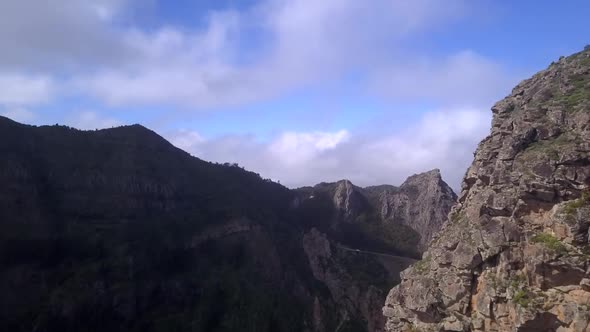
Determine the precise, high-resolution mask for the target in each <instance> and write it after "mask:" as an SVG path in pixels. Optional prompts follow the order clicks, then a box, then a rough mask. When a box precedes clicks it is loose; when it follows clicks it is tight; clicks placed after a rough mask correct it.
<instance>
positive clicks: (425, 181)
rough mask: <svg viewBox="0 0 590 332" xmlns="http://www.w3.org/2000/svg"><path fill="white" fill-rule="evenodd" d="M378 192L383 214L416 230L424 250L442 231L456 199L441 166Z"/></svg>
mask: <svg viewBox="0 0 590 332" xmlns="http://www.w3.org/2000/svg"><path fill="white" fill-rule="evenodd" d="M373 188H376V187H373ZM374 190H375V189H373V191H374ZM378 194H379V196H378V199H379V202H380V213H381V217H382V218H383V219H384V220H389V221H390V222H394V223H401V224H404V225H406V226H408V227H410V228H412V229H413V230H415V231H416V232H417V233H418V234H419V235H420V244H419V246H420V249H421V250H422V251H423V250H425V249H426V247H427V246H428V244H429V243H430V241H431V239H432V237H433V235H434V234H435V233H436V232H438V231H439V230H440V228H441V227H442V224H443V222H444V221H445V220H446V216H447V214H448V212H449V211H450V210H451V207H452V206H453V204H455V201H456V199H457V196H456V195H455V193H454V192H453V190H452V189H451V188H450V187H449V186H448V185H447V184H446V183H445V182H444V181H443V180H442V177H441V174H440V170H438V169H434V170H431V171H428V172H424V173H420V174H414V175H412V176H410V177H409V178H408V179H407V180H406V181H404V183H403V184H402V185H401V186H400V187H399V188H395V187H392V188H379V191H378Z"/></svg>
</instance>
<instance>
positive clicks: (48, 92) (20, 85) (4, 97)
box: [0, 74, 55, 106]
mask: <svg viewBox="0 0 590 332" xmlns="http://www.w3.org/2000/svg"><path fill="white" fill-rule="evenodd" d="M54 93H55V85H54V82H53V81H52V80H51V79H50V78H48V77H45V76H25V75H19V74H0V105H6V106H27V105H36V104H42V103H46V102H48V101H50V100H51V98H52V97H53V95H54Z"/></svg>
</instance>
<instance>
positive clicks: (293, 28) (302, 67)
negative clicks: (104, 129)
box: [76, 0, 467, 108]
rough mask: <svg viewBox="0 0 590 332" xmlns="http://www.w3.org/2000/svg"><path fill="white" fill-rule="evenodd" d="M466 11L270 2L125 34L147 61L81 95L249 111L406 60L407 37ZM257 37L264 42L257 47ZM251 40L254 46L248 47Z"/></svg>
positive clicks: (94, 80) (85, 82)
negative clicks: (196, 26) (186, 25)
mask: <svg viewBox="0 0 590 332" xmlns="http://www.w3.org/2000/svg"><path fill="white" fill-rule="evenodd" d="M466 7H467V6H466V4H465V2H464V1H460V0H451V1H446V2H445V3H444V5H443V4H442V3H441V2H439V1H434V0H420V1H413V2H411V3H408V2H403V1H390V0H375V1H373V2H372V3H371V5H370V6H367V5H366V4H364V3H362V2H359V1H356V0H325V1H315V0H266V1H262V2H261V3H260V4H259V5H258V6H255V7H254V8H253V9H251V10H247V11H244V12H235V11H225V12H214V13H211V15H210V16H209V18H208V21H207V24H206V28H205V29H202V30H193V31H191V30H182V31H181V30H179V29H176V28H172V27H163V28H161V29H159V30H156V31H154V32H151V33H146V32H141V31H139V30H137V29H128V30H126V31H123V32H122V36H124V37H123V40H124V41H125V46H126V47H125V49H129V50H133V51H135V52H137V53H138V55H139V56H137V57H136V58H135V60H134V61H133V62H132V63H125V66H115V67H108V68H105V69H104V70H100V71H98V72H97V73H95V74H93V75H90V76H84V77H82V78H79V79H77V80H76V87H77V88H78V89H79V91H81V93H88V94H91V95H93V96H95V97H97V98H99V99H100V100H104V101H106V102H107V103H109V104H114V105H129V104H131V105H143V104H154V103H156V104H167V105H175V106H189V107H192V108H210V107H218V106H235V105H243V104H246V103H251V102H255V101H260V100H263V99H267V98H272V97H276V96H279V95H281V94H283V93H285V92H287V91H291V90H293V89H297V88H299V87H302V86H304V85H310V84H312V85H317V84H326V82H330V81H332V80H338V79H339V78H340V77H341V76H343V75H345V74H346V73H347V72H348V71H350V70H353V69H358V68H363V69H364V70H369V71H370V70H374V69H375V67H381V66H378V64H381V63H382V62H385V63H389V62H391V61H397V60H398V58H399V57H400V56H402V55H400V54H401V52H399V50H398V48H399V47H398V46H396V45H398V44H399V43H400V42H401V40H403V38H409V37H410V36H411V34H412V33H414V32H417V31H420V30H423V29H430V28H433V27H435V26H436V25H437V24H440V23H441V22H444V21H446V20H450V19H452V18H455V17H457V16H460V15H461V13H463V12H464V11H465V10H466V9H465V8H466ZM251 32H255V33H257V34H258V35H261V36H264V40H263V42H261V43H257V42H256V41H251V40H250V39H252V36H251ZM246 40H248V42H249V44H251V45H250V46H249V48H247V49H244V47H243V45H244V42H245V41H246ZM252 48H253V49H254V50H252ZM249 53H253V54H255V56H250V57H248V56H247V54H249ZM398 53H399V54H398ZM243 54H246V55H243ZM377 69H380V68H377Z"/></svg>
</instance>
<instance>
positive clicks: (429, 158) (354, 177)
mask: <svg viewBox="0 0 590 332" xmlns="http://www.w3.org/2000/svg"><path fill="white" fill-rule="evenodd" d="M490 120H491V119H490V114H489V112H485V111H480V110H474V109H459V110H448V111H437V112H430V113H427V114H425V115H424V117H423V118H422V119H421V120H420V121H419V123H418V124H416V125H415V126H413V127H410V128H408V129H407V130H405V131H403V132H399V133H396V134H390V135H376V136H367V135H362V134H356V135H354V134H351V133H349V132H348V131H346V130H341V131H337V132H332V133H329V132H322V133H318V132H315V133H305V132H300V133H293V132H289V133H283V134H281V135H279V136H278V137H276V138H275V139H274V140H272V141H271V142H268V143H260V142H258V141H256V139H255V137H253V136H227V137H223V138H219V139H213V140H205V139H203V137H202V136H200V135H198V134H196V133H191V132H179V133H172V134H170V135H169V138H170V139H171V141H172V142H173V143H175V144H176V145H177V146H179V147H181V148H184V149H185V150H187V151H188V152H190V153H192V154H194V155H195V156H197V157H200V158H203V159H205V160H211V161H216V162H232V163H233V162H237V163H239V164H240V165H243V166H245V167H246V168H248V169H250V170H253V171H256V172H259V173H260V174H261V175H262V176H263V177H265V178H272V179H278V180H280V181H281V183H283V184H285V185H287V186H291V187H298V186H304V185H311V184H315V183H319V182H322V181H337V180H340V179H344V178H346V179H349V180H351V181H352V182H353V183H355V184H358V185H363V186H366V185H375V184H384V183H389V184H400V183H401V182H402V181H403V180H404V179H405V178H406V177H407V176H409V175H411V174H414V173H416V172H421V171H427V170H431V169H434V168H440V169H441V171H442V173H443V176H444V178H445V180H446V181H447V182H448V183H449V184H450V185H451V186H453V187H454V188H459V184H460V181H461V178H462V177H463V175H464V172H465V170H466V169H467V166H468V165H469V163H470V162H471V160H472V153H473V151H474V150H475V148H476V146H477V143H478V142H479V141H480V140H481V139H482V138H483V137H484V136H485V135H486V134H487V133H488V131H489V124H490ZM191 138H192V139H191Z"/></svg>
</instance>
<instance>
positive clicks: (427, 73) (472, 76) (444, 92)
mask: <svg viewBox="0 0 590 332" xmlns="http://www.w3.org/2000/svg"><path fill="white" fill-rule="evenodd" d="M372 80H373V83H372V84H373V88H374V89H375V90H377V91H379V92H380V93H381V94H382V95H385V96H387V97H389V98H392V99H396V100H410V101H421V100H437V101H438V102H441V103H446V104H457V103H461V104H463V105H477V106H482V105H483V106H485V107H488V106H489V105H491V104H492V103H493V102H494V101H495V100H496V99H498V98H499V97H502V96H503V94H507V93H508V92H509V91H508V90H507V89H508V88H509V87H511V86H513V85H514V84H515V83H516V81H515V76H513V75H509V74H508V73H507V72H506V71H505V69H504V68H503V67H502V66H500V65H499V64H498V63H496V62H494V61H492V60H490V59H487V58H485V57H483V56H481V55H479V54H477V53H475V52H473V51H469V50H466V51H461V52H458V53H456V54H452V55H450V56H448V57H446V58H443V59H432V58H430V57H424V56H422V57H417V60H416V59H413V60H412V61H409V62H405V63H396V64H391V65H389V66H388V67H385V68H382V69H381V70H379V71H375V73H374V75H373V78H372Z"/></svg>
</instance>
